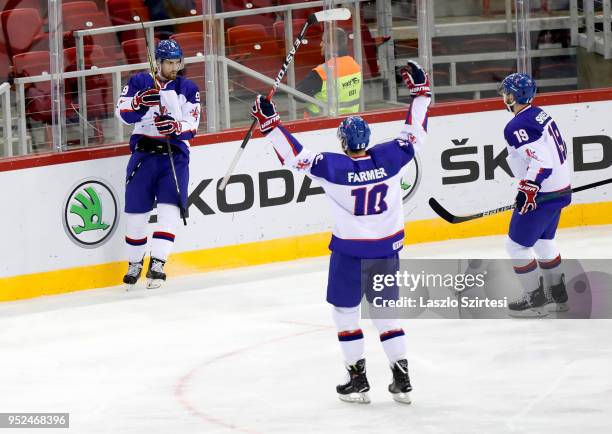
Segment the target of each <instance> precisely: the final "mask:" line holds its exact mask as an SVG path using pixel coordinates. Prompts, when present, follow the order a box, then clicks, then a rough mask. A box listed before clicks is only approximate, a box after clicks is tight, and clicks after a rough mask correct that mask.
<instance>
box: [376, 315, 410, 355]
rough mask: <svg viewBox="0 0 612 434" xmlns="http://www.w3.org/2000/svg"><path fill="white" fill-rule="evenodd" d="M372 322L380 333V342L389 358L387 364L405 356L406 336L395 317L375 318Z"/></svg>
mask: <svg viewBox="0 0 612 434" xmlns="http://www.w3.org/2000/svg"><path fill="white" fill-rule="evenodd" d="M372 322H373V323H374V325H375V326H376V328H377V329H378V333H379V334H380V343H381V344H382V346H383V349H384V350H385V354H386V355H387V358H388V359H389V364H391V365H393V364H394V363H395V362H397V361H398V360H402V359H405V358H406V337H405V336H404V330H403V329H402V327H401V325H400V323H399V321H398V320H397V319H376V318H372Z"/></svg>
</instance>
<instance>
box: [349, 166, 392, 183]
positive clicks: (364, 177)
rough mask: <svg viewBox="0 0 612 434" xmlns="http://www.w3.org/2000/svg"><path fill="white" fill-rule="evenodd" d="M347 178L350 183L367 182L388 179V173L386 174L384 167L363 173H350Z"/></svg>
mask: <svg viewBox="0 0 612 434" xmlns="http://www.w3.org/2000/svg"><path fill="white" fill-rule="evenodd" d="M347 176H348V182H365V181H373V180H375V179H381V178H387V172H385V168H384V167H381V168H380V169H372V170H365V171H363V172H349V173H348V174H347Z"/></svg>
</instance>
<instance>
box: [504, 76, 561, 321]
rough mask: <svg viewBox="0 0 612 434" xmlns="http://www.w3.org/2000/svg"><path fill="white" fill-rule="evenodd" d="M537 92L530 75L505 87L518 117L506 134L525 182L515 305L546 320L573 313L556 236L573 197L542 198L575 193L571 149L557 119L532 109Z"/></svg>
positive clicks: (514, 254)
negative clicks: (551, 315)
mask: <svg viewBox="0 0 612 434" xmlns="http://www.w3.org/2000/svg"><path fill="white" fill-rule="evenodd" d="M536 91H537V87H536V83H535V81H534V80H533V79H532V78H531V77H530V76H529V75H527V74H511V75H509V76H508V77H506V78H505V79H504V80H503V82H502V83H501V85H500V93H501V94H502V96H503V98H504V103H505V104H506V106H507V107H508V110H509V111H511V112H512V113H514V118H513V119H512V120H511V121H510V122H509V123H508V125H507V126H506V128H505V129H504V137H505V139H506V142H507V148H508V164H509V165H510V168H511V169H512V172H513V174H514V176H515V177H516V178H517V179H519V180H520V181H519V183H518V194H517V196H516V208H515V210H514V213H513V214H512V220H511V221H510V228H509V231H508V240H507V244H506V246H507V250H508V254H509V255H510V257H511V258H512V260H513V263H514V271H515V273H516V274H517V276H518V278H519V280H520V282H521V286H522V287H523V289H524V293H523V296H522V297H520V298H519V299H518V300H516V301H514V302H511V303H509V305H508V310H509V314H510V315H512V316H544V315H547V311H564V310H567V304H566V302H567V299H568V297H567V292H566V290H565V281H564V276H563V274H562V272H561V267H560V265H561V254H560V252H559V249H558V248H557V245H556V243H555V233H556V230H557V226H558V224H559V217H560V216H561V210H562V209H563V208H564V207H566V206H567V205H569V204H570V202H571V195H570V194H566V195H562V196H560V197H559V198H556V199H552V200H544V201H543V202H541V203H536V198H538V201H540V200H542V199H545V197H546V195H549V194H551V193H553V192H558V191H562V190H569V189H570V188H571V187H570V170H569V165H568V164H567V147H566V145H565V142H564V141H563V137H562V136H561V132H560V131H559V128H558V127H557V124H556V123H555V121H554V120H553V119H552V117H551V116H550V115H548V114H547V113H546V112H544V111H543V110H542V109H541V108H539V107H536V106H533V105H531V101H532V100H533V98H534V97H535V94H536ZM534 255H535V257H534ZM536 258H537V260H536ZM538 264H539V268H540V270H541V272H542V276H540V273H539V271H538Z"/></svg>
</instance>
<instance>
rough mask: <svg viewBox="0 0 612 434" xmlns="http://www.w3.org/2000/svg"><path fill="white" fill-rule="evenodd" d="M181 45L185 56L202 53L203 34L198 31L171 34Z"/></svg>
mask: <svg viewBox="0 0 612 434" xmlns="http://www.w3.org/2000/svg"><path fill="white" fill-rule="evenodd" d="M170 39H174V40H175V41H176V42H178V43H179V45H180V46H181V48H182V50H183V53H184V55H185V57H192V56H197V55H198V53H201V54H204V34H203V33H198V32H189V33H177V34H175V35H172V36H171V37H170Z"/></svg>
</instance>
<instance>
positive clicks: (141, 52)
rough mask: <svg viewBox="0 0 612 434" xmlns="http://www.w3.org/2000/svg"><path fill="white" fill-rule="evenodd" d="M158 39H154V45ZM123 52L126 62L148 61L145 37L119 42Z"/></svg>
mask: <svg viewBox="0 0 612 434" xmlns="http://www.w3.org/2000/svg"><path fill="white" fill-rule="evenodd" d="M158 42H159V40H158V39H157V38H156V39H155V45H157V43H158ZM121 48H123V53H124V54H125V58H126V59H127V61H128V63H143V62H145V63H146V62H148V61H149V60H148V58H147V42H146V40H145V38H136V39H130V40H129V41H124V42H122V43H121Z"/></svg>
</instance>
